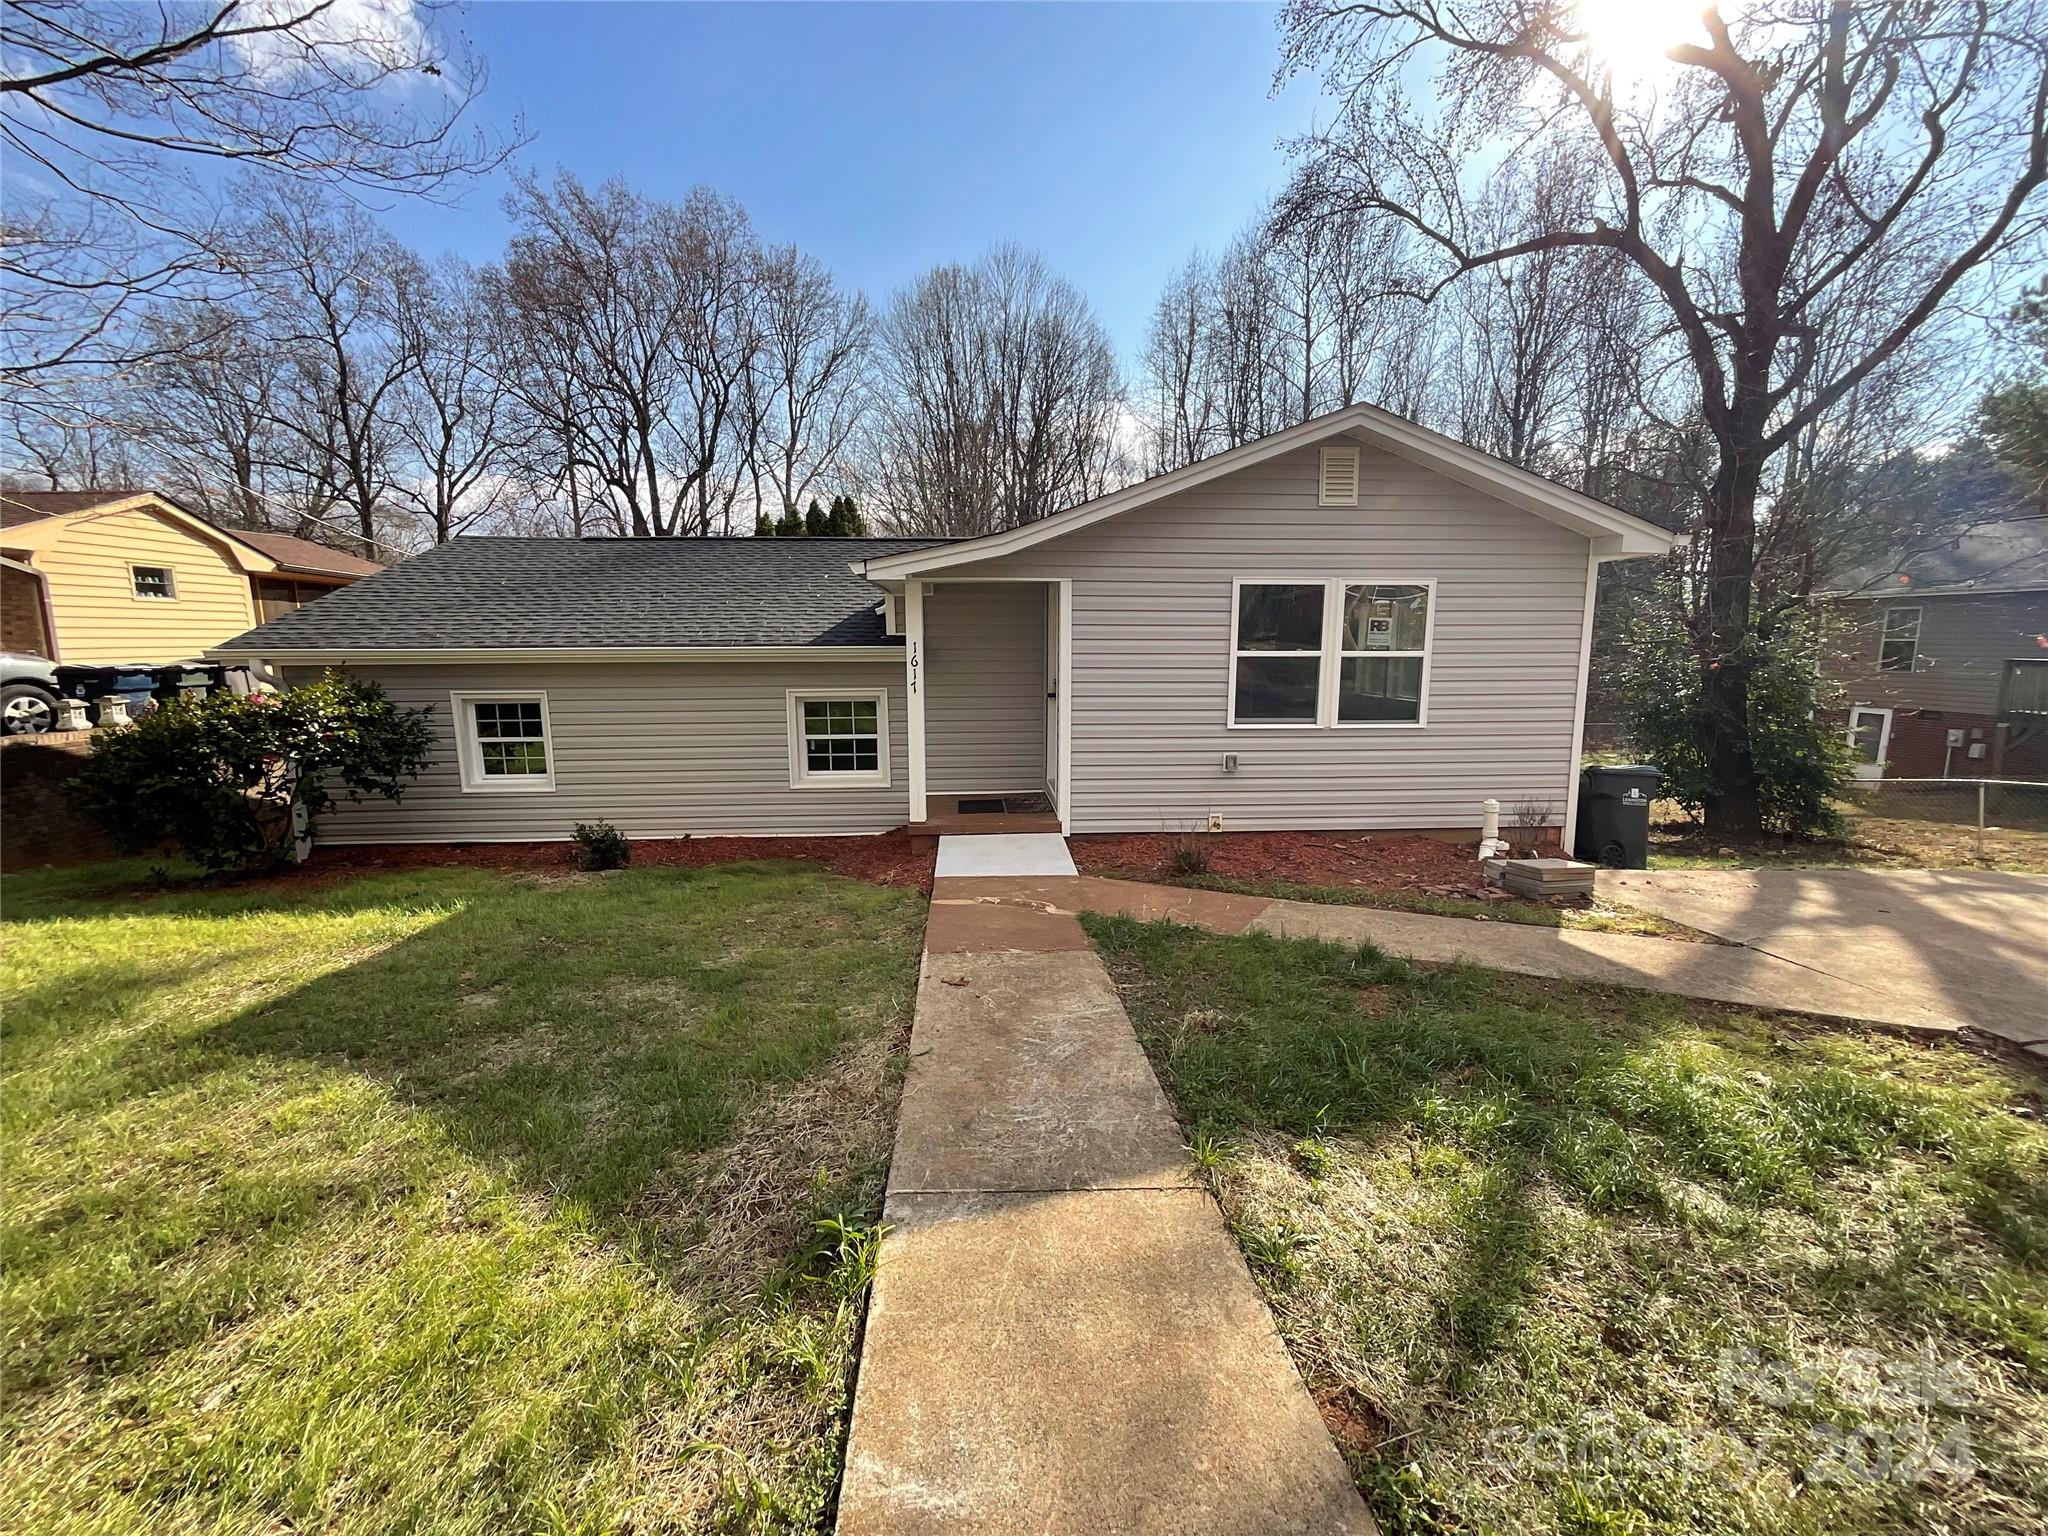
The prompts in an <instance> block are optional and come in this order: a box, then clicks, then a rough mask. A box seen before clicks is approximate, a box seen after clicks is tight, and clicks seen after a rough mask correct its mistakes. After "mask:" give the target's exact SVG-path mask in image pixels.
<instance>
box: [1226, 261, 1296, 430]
mask: <svg viewBox="0 0 2048 1536" xmlns="http://www.w3.org/2000/svg"><path fill="white" fill-rule="evenodd" d="M1279 308H1280V306H1279V303H1278V301H1277V299H1276V296H1275V294H1274V292H1273V273H1272V268H1271V267H1270V266H1269V265H1268V264H1267V261H1266V240H1265V233H1264V230H1263V228H1258V229H1254V230H1252V231H1250V232H1247V233H1245V234H1242V235H1239V236H1238V237H1237V239H1235V240H1233V241H1232V242H1231V243H1230V247H1229V249H1227V250H1226V251H1225V252H1224V253H1223V259H1222V260H1221V261H1220V262H1219V263H1217V267H1216V299H1215V308H1214V314H1215V329H1214V332H1213V334H1212V345H1211V352H1210V367H1211V368H1212V369H1214V370H1215V375H1216V378H1217V379H1218V381H1219V382H1218V392H1219V394H1220V396H1221V400H1222V430H1223V443H1224V446H1225V447H1235V446H1236V445H1237V444H1239V443H1248V442H1250V441H1251V440H1252V439H1253V438H1255V437H1264V436H1265V435H1266V434H1267V433H1269V432H1276V431H1278V430H1279V429H1280V428H1281V427H1284V426H1286V425H1287V424H1288V420H1287V413H1286V411H1285V409H1284V407H1283V403H1282V401H1281V400H1280V399H1279V398H1278V396H1277V392H1276V391H1275V389H1274V387H1273V386H1274V382H1275V381H1276V380H1277V379H1278V378H1279V377H1280V375H1281V361H1280V356H1281V353H1280V345H1281V342H1280V320H1279Z"/></svg>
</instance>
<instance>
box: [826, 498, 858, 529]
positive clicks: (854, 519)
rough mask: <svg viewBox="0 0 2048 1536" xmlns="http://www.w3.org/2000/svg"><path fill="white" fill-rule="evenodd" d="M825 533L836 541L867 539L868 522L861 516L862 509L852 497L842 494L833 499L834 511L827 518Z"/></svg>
mask: <svg viewBox="0 0 2048 1536" xmlns="http://www.w3.org/2000/svg"><path fill="white" fill-rule="evenodd" d="M825 531H826V532H827V533H829V534H831V535H832V537H833V538H835V539H864V538H866V537H867V533H868V525H867V521H866V519H864V518H863V517H862V516H861V515H860V508H859V506H857V505H856V504H855V502H854V499H853V498H852V497H851V496H847V495H844V494H841V495H838V496H834V497H833V498H832V510H831V512H830V513H828V514H827V515H826V518H825Z"/></svg>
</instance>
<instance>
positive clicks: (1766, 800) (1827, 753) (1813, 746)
mask: <svg viewBox="0 0 2048 1536" xmlns="http://www.w3.org/2000/svg"><path fill="white" fill-rule="evenodd" d="M1678 612H1679V608H1678V604H1677V601H1676V599H1675V597H1673V596H1671V595H1669V594H1664V595H1662V596H1661V600H1660V601H1658V602H1657V603H1655V604H1654V605H1653V606H1651V607H1650V608H1648V609H1647V610H1646V611H1645V612H1644V613H1643V614H1642V615H1641V616H1640V617H1638V618H1637V619H1636V620H1635V621H1634V622H1633V623H1632V624H1630V626H1629V628H1628V644H1627V646H1626V648H1625V651H1624V655H1625V656H1626V666H1627V674H1626V676H1625V677H1624V678H1623V679H1622V681H1621V684H1620V692H1621V696H1622V701H1623V708H1624V710H1625V713H1626V723H1627V730H1628V734H1629V738H1630V740H1631V743H1632V744H1633V745H1634V747H1635V749H1636V751H1637V752H1639V753H1641V754H1642V756H1643V757H1645V758H1647V759H1648V760H1649V761H1650V762H1651V763H1653V764H1655V765H1656V767H1657V768H1658V770H1659V771H1660V772H1661V773H1662V774H1663V775H1664V780H1663V784H1662V787H1661V788H1660V790H1659V793H1660V794H1661V795H1663V796H1664V797H1665V798H1667V799H1671V800H1675V801H1677V802H1678V803H1679V804H1680V805H1682V806H1683V807H1685V809H1686V811H1687V813H1688V814H1690V815H1693V816H1695V817H1696V816H1698V815H1700V814H1701V811H1702V810H1703V808H1704V807H1705V804H1706V801H1707V798H1708V796H1709V794H1710V793H1712V791H1713V789H1714V787H1715V786H1714V781H1713V777H1712V775H1711V774H1710V773H1709V771H1708V766H1707V765H1708V762H1709V755H1710V753H1711V751H1712V747H1713V741H1714V733H1715V719H1714V710H1713V707H1712V703H1711V701H1710V700H1709V699H1708V698H1707V694H1706V688H1705V686H1704V678H1703V675H1702V672H1701V667H1700V658H1699V653H1698V651H1697V650H1696V649H1695V648H1694V644H1693V639H1692V636H1691V634H1690V633H1689V632H1688V631H1687V629H1686V627H1685V625H1684V623H1683V622H1682V621H1681V620H1680V619H1679V618H1678V617H1677V614H1678ZM1827 623H1828V621H1827V618H1826V616H1825V615H1824V614H1822V613H1820V612H1818V611H1813V612H1808V613H1803V614H1802V613H1794V614H1792V615H1789V616H1787V617H1782V618H1780V619H1779V620H1778V622H1777V627H1776V629H1775V630H1774V632H1773V635H1772V638H1771V639H1770V640H1769V641H1767V642H1766V641H1759V640H1754V639H1753V640H1752V641H1751V642H1750V661H1751V670H1750V677H1749V706H1748V719H1749V740H1750V750H1751V752H1752V754H1753V756H1754V761H1755V764H1756V776H1757V787H1758V796H1759V799H1760V801H1761V803H1762V808H1763V820H1764V826H1765V827H1766V828H1767V829H1768V830H1770V831H1773V832H1779V833H1783V834H1784V835H1786V836H1788V837H1827V836H1834V835H1837V834H1839V833H1840V831H1841V827H1842V823H1841V815H1840V812H1839V811H1837V809H1836V808H1835V802H1836V800H1838V799H1839V798H1840V796H1841V795H1842V793H1843V792H1844V791H1845V790H1846V789H1847V788H1848V785H1849V779H1850V768H1851V759H1850V753H1849V748H1848V745H1847V744H1846V743H1845V742H1844V741H1843V739H1842V732H1841V729H1840V727H1839V726H1835V725H1831V724H1828V723H1827V722H1825V721H1823V720H1822V718H1821V715H1822V713H1823V712H1824V711H1826V710H1827V709H1829V708H1831V707H1833V706H1834V705H1835V704H1837V703H1838V702H1839V699H1838V697H1837V695H1838V694H1839V691H1840V690H1838V689H1836V688H1835V687H1834V685H1832V684H1831V683H1829V682H1828V681H1827V679H1826V678H1825V677H1824V676H1823V674H1822V672H1821V665H1820V658H1821V656H1822V655H1823V654H1824V645H1825V640H1826V634H1827Z"/></svg>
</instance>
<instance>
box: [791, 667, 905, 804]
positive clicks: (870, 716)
mask: <svg viewBox="0 0 2048 1536" xmlns="http://www.w3.org/2000/svg"><path fill="white" fill-rule="evenodd" d="M789 782H790V787H791V788H793V789H807V788H816V787H829V786H833V785H839V786H854V785H863V784H867V785H886V784H887V783H888V782H889V696H888V694H887V693H885V692H883V691H882V690H880V689H859V690H854V689H824V690H804V689H791V690H790V693H789Z"/></svg>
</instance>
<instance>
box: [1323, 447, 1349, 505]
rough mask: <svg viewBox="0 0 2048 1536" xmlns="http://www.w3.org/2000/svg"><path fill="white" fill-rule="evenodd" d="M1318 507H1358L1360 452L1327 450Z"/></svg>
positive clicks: (1347, 449)
mask: <svg viewBox="0 0 2048 1536" xmlns="http://www.w3.org/2000/svg"><path fill="white" fill-rule="evenodd" d="M1316 505H1318V506H1322V507H1355V506H1357V505H1358V450H1357V449H1356V448H1325V449H1324V450H1323V480H1322V485H1321V488H1320V489H1319V490H1318V491H1317V493H1316Z"/></svg>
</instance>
